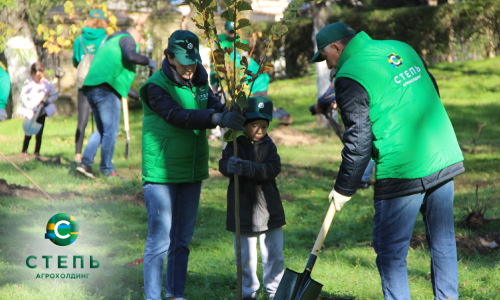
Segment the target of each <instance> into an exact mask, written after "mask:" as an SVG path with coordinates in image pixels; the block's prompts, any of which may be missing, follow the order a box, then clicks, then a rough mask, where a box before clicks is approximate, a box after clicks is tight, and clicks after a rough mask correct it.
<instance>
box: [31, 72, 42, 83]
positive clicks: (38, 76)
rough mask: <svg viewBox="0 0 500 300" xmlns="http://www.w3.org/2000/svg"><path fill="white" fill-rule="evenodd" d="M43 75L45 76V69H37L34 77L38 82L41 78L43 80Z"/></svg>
mask: <svg viewBox="0 0 500 300" xmlns="http://www.w3.org/2000/svg"><path fill="white" fill-rule="evenodd" d="M43 77H44V74H43V71H36V74H35V76H33V79H35V81H36V82H39V81H40V80H42V78H43Z"/></svg>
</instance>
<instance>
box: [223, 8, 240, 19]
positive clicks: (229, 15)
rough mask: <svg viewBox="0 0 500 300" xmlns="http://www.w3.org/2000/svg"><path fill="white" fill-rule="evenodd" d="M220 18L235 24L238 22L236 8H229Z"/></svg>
mask: <svg viewBox="0 0 500 300" xmlns="http://www.w3.org/2000/svg"><path fill="white" fill-rule="evenodd" d="M220 17H221V18H223V19H226V20H228V21H231V22H234V21H235V20H236V14H235V12H234V8H229V9H228V10H226V11H224V12H223V13H222V14H221V15H220Z"/></svg>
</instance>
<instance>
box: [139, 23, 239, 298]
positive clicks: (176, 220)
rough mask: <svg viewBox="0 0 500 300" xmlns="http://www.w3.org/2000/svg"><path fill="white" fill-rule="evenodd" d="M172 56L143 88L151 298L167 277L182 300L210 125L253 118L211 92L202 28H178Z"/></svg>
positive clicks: (168, 53) (168, 52)
mask: <svg viewBox="0 0 500 300" xmlns="http://www.w3.org/2000/svg"><path fill="white" fill-rule="evenodd" d="M164 54H165V59H164V60H163V62H162V66H161V70H159V71H157V72H156V73H154V74H153V76H151V78H149V79H148V81H146V83H145V84H144V85H143V86H142V87H141V88H140V90H139V91H140V98H141V101H142V107H143V110H144V118H143V124H142V180H143V185H144V201H145V202H146V209H147V212H148V236H147V239H146V247H145V250H144V293H145V294H146V299H150V300H160V299H161V291H162V285H163V282H165V290H166V295H165V297H170V299H171V300H174V299H175V300H181V299H184V288H185V284H186V276H187V266H188V260H189V248H188V245H189V242H190V241H191V238H192V237H193V233H194V227H195V224H196V215H197V213H198V206H199V201H200V193H201V182H202V180H204V179H207V178H208V175H209V174H208V157H209V146H208V140H207V135H206V130H207V129H210V128H215V126H217V125H219V126H221V127H228V128H232V129H236V130H243V124H244V122H245V120H246V119H245V117H243V116H241V115H239V114H237V113H234V112H227V110H226V109H225V105H224V104H222V103H220V101H219V99H217V97H216V96H215V95H214V93H213V92H212V90H211V89H210V87H209V83H208V74H207V72H206V71H205V68H204V67H203V65H202V64H201V57H200V53H199V39H198V37H197V36H196V35H195V34H194V33H192V32H190V31H187V30H177V31H175V32H174V33H172V35H171V36H170V38H169V39H168V48H167V49H165V51H164ZM167 255H168V258H167V270H166V279H165V280H164V279H163V269H164V268H163V266H164V264H165V258H166V257H167Z"/></svg>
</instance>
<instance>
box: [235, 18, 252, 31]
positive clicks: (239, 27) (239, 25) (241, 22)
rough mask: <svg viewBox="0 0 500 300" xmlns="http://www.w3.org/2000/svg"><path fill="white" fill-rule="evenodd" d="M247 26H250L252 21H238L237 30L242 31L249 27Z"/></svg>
mask: <svg viewBox="0 0 500 300" xmlns="http://www.w3.org/2000/svg"><path fill="white" fill-rule="evenodd" d="M247 26H250V20H248V19H240V20H239V21H238V26H236V28H235V29H236V30H238V29H241V28H244V27H247Z"/></svg>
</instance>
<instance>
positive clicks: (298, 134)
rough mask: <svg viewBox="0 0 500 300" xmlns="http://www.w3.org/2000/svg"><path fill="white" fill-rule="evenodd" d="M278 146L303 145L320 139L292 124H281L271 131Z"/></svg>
mask: <svg viewBox="0 0 500 300" xmlns="http://www.w3.org/2000/svg"><path fill="white" fill-rule="evenodd" d="M269 136H270V137H271V139H273V142H274V143H275V144H276V146H303V145H312V144H316V143H317V142H318V139H317V138H315V137H313V136H311V135H309V134H307V133H305V132H303V131H300V130H298V129H295V128H293V127H292V126H290V125H285V124H280V125H279V126H278V127H276V128H274V129H273V131H271V132H270V133H269Z"/></svg>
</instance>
